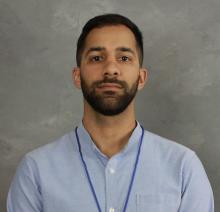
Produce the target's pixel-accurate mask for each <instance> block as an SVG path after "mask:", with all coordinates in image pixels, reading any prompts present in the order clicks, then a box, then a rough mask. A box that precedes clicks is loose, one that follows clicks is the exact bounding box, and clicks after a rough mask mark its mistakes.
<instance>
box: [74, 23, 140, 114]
mask: <svg viewBox="0 0 220 212" xmlns="http://www.w3.org/2000/svg"><path fill="white" fill-rule="evenodd" d="M78 71H79V75H80V76H79V77H80V86H81V88H82V92H83V96H84V98H85V100H86V101H87V102H88V104H89V105H90V106H91V107H92V108H93V109H94V110H95V111H97V112H99V113H101V114H103V115H107V116H112V115H117V114H119V113H121V112H123V111H124V110H125V109H126V108H127V107H128V105H129V104H130V103H131V102H132V100H133V99H134V97H135V95H136V92H137V89H138V87H139V80H140V65H139V59H138V50H137V47H136V40H135V37H134V35H133V33H132V31H130V29H129V28H127V27H126V26H123V25H117V26H105V27H102V28H95V29H93V30H92V31H91V32H90V33H89V34H88V36H87V38H86V42H85V48H84V51H83V53H82V60H81V65H80V68H79V69H78Z"/></svg>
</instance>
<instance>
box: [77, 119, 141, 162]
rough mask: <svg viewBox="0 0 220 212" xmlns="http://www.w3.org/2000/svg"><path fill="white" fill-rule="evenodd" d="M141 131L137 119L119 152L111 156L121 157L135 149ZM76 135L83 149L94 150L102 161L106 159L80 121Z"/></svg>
mask: <svg viewBox="0 0 220 212" xmlns="http://www.w3.org/2000/svg"><path fill="white" fill-rule="evenodd" d="M141 132H142V129H141V125H140V124H139V122H138V121H136V127H135V129H134V130H133V132H132V134H131V136H130V138H129V141H128V143H127V144H126V146H125V147H124V148H123V149H122V150H121V151H120V152H119V153H117V154H116V155H114V156H113V157H123V156H124V155H126V154H129V153H130V152H133V151H136V148H137V145H138V143H139V141H140V137H141ZM78 135H79V139H80V144H81V147H82V148H83V149H84V151H86V152H87V151H89V152H91V151H95V153H96V155H97V156H98V157H99V158H100V159H101V160H102V161H103V160H104V161H106V162H107V161H108V159H109V158H108V157H107V156H106V155H105V154H103V153H102V152H101V151H100V150H99V149H98V147H97V146H96V145H95V143H94V142H93V140H92V138H91V136H90V135H89V133H88V131H87V130H86V129H85V127H84V125H83V122H82V121H81V122H80V124H79V127H78ZM104 163H105V162H104Z"/></svg>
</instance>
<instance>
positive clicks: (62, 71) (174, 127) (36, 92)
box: [0, 0, 220, 212]
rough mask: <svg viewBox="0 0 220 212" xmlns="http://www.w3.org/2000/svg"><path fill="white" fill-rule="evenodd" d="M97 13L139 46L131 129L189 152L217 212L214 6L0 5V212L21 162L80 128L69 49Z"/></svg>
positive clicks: (219, 51) (218, 52) (106, 1)
mask: <svg viewBox="0 0 220 212" xmlns="http://www.w3.org/2000/svg"><path fill="white" fill-rule="evenodd" d="M105 12H119V13H122V14H124V15H127V16H128V17H130V18H131V19H132V20H134V21H135V22H136V23H137V24H138V25H139V26H140V28H141V29H142V31H143V34H144V37H145V44H144V48H145V65H146V66H147V67H148V69H149V71H150V79H149V83H148V85H147V86H146V88H145V90H144V91H142V92H141V93H140V94H139V95H138V99H137V116H138V120H139V121H140V122H142V123H143V125H144V126H145V128H146V129H148V130H150V131H153V132H155V133H158V134H160V135H162V136H165V137H168V138H170V139H173V140H175V141H177V142H179V143H182V144H184V145H186V146H188V147H190V148H192V149H193V150H194V151H196V152H197V154H198V155H199V157H200V159H201V161H202V162H203V164H204V166H205V168H206V171H207V174H208V177H209V179H210V181H211V184H212V187H213V190H214V194H215V203H216V211H220V186H219V185H220V162H219V161H220V156H219V150H220V143H219V126H220V119H219V112H220V105H219V103H220V92H219V91H220V89H219V88H220V71H219V67H220V1H219V0H184V1H176V0H148V1H146V0H138V1H134V0H132V1H131V0H130V1H128V0H126V1H125V0H121V1H110V0H83V1H80V0H63V1H58V0H44V1H37V0H19V1H16V0H10V1H8V0H0V211H2V212H5V211H6V210H5V200H6V194H7V191H8V187H9V183H10V181H11V179H12V176H13V175H14V173H15V168H16V166H17V165H18V162H19V160H20V159H21V157H22V156H23V155H24V154H25V153H26V152H28V151H30V150H31V149H34V148H36V147H38V146H40V145H43V144H45V143H48V142H50V141H52V140H53V139H54V138H57V137H58V136H61V135H62V134H64V133H65V132H68V131H70V130H71V129H72V127H73V125H75V124H77V123H78V122H79V121H80V119H81V116H82V97H81V93H80V91H78V90H76V89H75V88H74V87H73V85H72V82H71V69H72V67H73V66H74V65H75V60H74V57H75V42H76V38H77V36H78V35H79V32H80V30H81V27H82V25H83V24H84V23H85V22H86V21H87V20H88V19H89V18H91V17H93V16H95V15H97V14H102V13H105Z"/></svg>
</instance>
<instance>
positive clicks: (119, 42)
mask: <svg viewBox="0 0 220 212" xmlns="http://www.w3.org/2000/svg"><path fill="white" fill-rule="evenodd" d="M95 46H102V47H105V48H107V49H116V48H118V47H119V46H120V47H121V46H123V47H128V48H131V49H133V50H134V51H136V48H137V45H136V40H135V36H134V34H133V32H132V31H131V30H130V29H129V28H128V27H126V26H124V25H116V26H104V27H101V28H94V29H92V30H91V31H90V32H89V34H88V35H87V37H86V40H85V48H84V49H85V50H86V49H88V48H91V47H95Z"/></svg>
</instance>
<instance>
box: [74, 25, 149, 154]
mask: <svg viewBox="0 0 220 212" xmlns="http://www.w3.org/2000/svg"><path fill="white" fill-rule="evenodd" d="M97 47H98V48H97ZM81 77H83V79H84V80H85V81H86V83H87V85H89V86H90V85H91V84H92V83H93V82H95V81H97V80H103V79H104V77H108V78H116V79H118V80H122V81H125V82H126V83H127V84H128V85H129V87H131V86H132V85H133V84H134V83H135V82H136V81H137V80H138V78H139V80H138V90H141V89H143V87H144V85H145V83H146V81H147V78H148V71H147V69H145V68H142V67H140V63H139V59H138V50H137V46H136V40H135V37H134V35H133V33H132V31H131V30H130V29H129V28H127V27H126V26H124V25H117V26H105V27H102V28H95V29H93V30H92V31H90V33H89V34H88V36H87V38H86V43H85V48H84V51H83V53H82V60H81V64H80V67H75V68H74V69H73V71H72V79H73V83H74V84H75V86H76V87H77V88H78V89H81ZM105 91H114V92H115V94H116V95H120V94H121V93H122V92H123V89H121V88H118V87H115V85H114V84H106V85H105V86H104V87H103V88H96V92H98V93H100V95H103V98H104V101H105V102H106V103H107V104H114V103H115V101H116V98H114V96H111V97H108V96H105V93H104V92H105ZM83 103H84V114H83V125H84V127H85V128H86V130H87V131H88V132H89V134H90V136H91V138H92V140H93V142H94V143H95V144H96V146H97V147H98V148H99V149H100V151H101V152H103V153H104V154H105V155H107V156H108V157H109V158H110V157H112V156H113V155H115V154H117V153H118V152H119V151H121V150H122V149H123V147H124V146H125V145H126V144H127V142H128V140H129V137H130V136H131V134H132V132H133V130H134V128H135V127H136V121H135V120H136V118H135V99H133V100H132V102H131V103H130V104H129V105H128V107H127V108H126V109H125V110H124V111H123V112H122V113H120V114H117V115H113V116H106V115H103V114H100V113H98V112H96V111H95V110H94V109H93V108H92V107H91V106H90V105H89V104H88V102H87V101H86V100H85V99H84V101H83Z"/></svg>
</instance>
